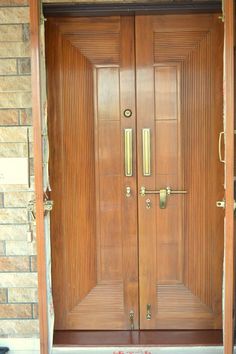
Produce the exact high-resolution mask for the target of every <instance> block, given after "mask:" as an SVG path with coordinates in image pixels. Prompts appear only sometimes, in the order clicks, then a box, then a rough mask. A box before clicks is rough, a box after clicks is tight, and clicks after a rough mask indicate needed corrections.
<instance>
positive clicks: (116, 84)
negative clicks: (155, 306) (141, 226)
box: [46, 16, 138, 330]
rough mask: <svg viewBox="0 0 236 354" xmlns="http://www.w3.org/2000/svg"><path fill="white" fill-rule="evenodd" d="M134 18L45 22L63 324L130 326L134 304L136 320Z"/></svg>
mask: <svg viewBox="0 0 236 354" xmlns="http://www.w3.org/2000/svg"><path fill="white" fill-rule="evenodd" d="M133 21H134V19H133V18H132V17H122V18H121V17H119V16H116V17H109V18H108V17H107V18H95V17H93V18H78V19H74V20H73V21H71V20H70V19H67V18H60V19H48V21H47V27H46V29H47V32H46V38H47V40H46V44H47V53H48V54H47V69H48V91H49V97H48V98H49V111H50V114H49V116H50V121H49V135H50V149H51V160H50V174H51V176H52V178H51V185H52V196H51V197H52V199H53V200H54V211H53V213H52V223H51V225H52V228H51V235H52V273H53V294H54V306H55V313H56V322H55V327H56V328H57V329H100V330H101V329H129V328H130V319H129V312H130V311H131V310H134V312H135V319H134V321H135V327H136V328H138V279H137V277H138V267H137V218H136V213H137V206H136V195H135V190H136V170H135V148H134V147H133V157H134V162H133V176H132V177H124V148H123V146H124V129H125V128H132V129H133V139H135V138H134V137H135V89H134V83H135V81H134V40H133V35H134V32H133ZM52 48H54V49H53V50H52ZM126 108H129V109H131V110H132V117H131V118H130V119H126V118H124V115H123V111H124V110H125V109H126ZM127 186H129V187H130V188H131V197H130V198H127V197H126V194H125V193H126V192H125V191H126V187H127ZM58 220H59V222H58ZM61 289H63V292H64V294H65V295H64V296H61Z"/></svg>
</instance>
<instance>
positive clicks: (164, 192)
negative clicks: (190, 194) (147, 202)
mask: <svg viewBox="0 0 236 354" xmlns="http://www.w3.org/2000/svg"><path fill="white" fill-rule="evenodd" d="M146 194H160V202H159V206H160V209H165V208H166V205H167V200H168V196H169V195H170V194H187V191H183V190H172V189H171V188H170V187H166V188H163V189H160V190H147V189H146V188H145V187H141V189H140V195H141V196H142V197H144V196H145V195H146Z"/></svg>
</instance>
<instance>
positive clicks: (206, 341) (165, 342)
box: [54, 330, 223, 346]
mask: <svg viewBox="0 0 236 354" xmlns="http://www.w3.org/2000/svg"><path fill="white" fill-rule="evenodd" d="M222 342H223V336H222V331H221V330H214V331H211V330H209V331H90V332H89V331H55V333H54V345H55V346H64V345H71V346H132V345H135V346H139V345H140V346H144V345H145V346H188V345H190V346H192V345H196V346H202V345H204V346H215V345H216V346H217V345H222Z"/></svg>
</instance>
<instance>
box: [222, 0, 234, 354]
mask: <svg viewBox="0 0 236 354" xmlns="http://www.w3.org/2000/svg"><path fill="white" fill-rule="evenodd" d="M224 10H225V58H224V60H225V63H224V66H225V68H224V69H225V78H224V80H225V83H224V85H225V87H224V88H225V90H224V94H225V136H226V141H225V144H226V145H225V151H226V157H225V159H226V170H225V172H226V174H225V183H226V191H225V199H226V208H225V220H226V222H225V295H224V296H225V297H224V312H225V315H224V354H231V353H233V343H234V337H233V330H234V328H233V324H234V321H233V308H234V211H233V210H234V209H233V207H234V190H233V188H234V187H233V177H234V166H233V161H234V1H233V0H225V2H224Z"/></svg>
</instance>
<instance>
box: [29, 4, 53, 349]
mask: <svg viewBox="0 0 236 354" xmlns="http://www.w3.org/2000/svg"><path fill="white" fill-rule="evenodd" d="M40 2H41V1H35V0H29V8H30V36H31V82H32V114H33V134H34V145H33V147H34V176H35V208H36V215H37V218H36V240H37V272H38V302H39V306H38V308H39V309H38V311H39V331H40V353H41V354H48V350H49V349H48V348H49V338H48V310H47V308H48V306H47V305H48V304H47V269H46V243H45V237H44V193H43V156H42V121H41V117H42V109H41V83H40Z"/></svg>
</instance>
